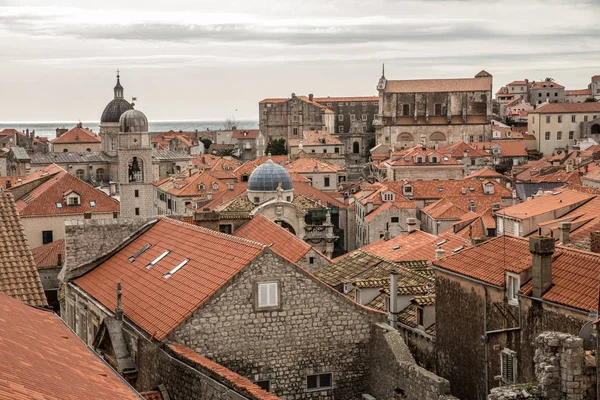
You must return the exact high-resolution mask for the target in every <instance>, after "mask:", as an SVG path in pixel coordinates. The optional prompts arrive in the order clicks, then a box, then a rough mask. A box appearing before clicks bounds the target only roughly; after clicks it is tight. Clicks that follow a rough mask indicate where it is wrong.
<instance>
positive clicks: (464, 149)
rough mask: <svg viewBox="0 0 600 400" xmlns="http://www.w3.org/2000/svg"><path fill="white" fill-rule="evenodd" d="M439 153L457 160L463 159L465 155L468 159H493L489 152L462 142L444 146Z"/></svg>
mask: <svg viewBox="0 0 600 400" xmlns="http://www.w3.org/2000/svg"><path fill="white" fill-rule="evenodd" d="M438 152H440V153H442V154H444V155H449V156H451V157H455V158H463V157H464V155H465V153H467V156H468V157H491V156H490V153H488V152H487V151H484V150H479V149H477V148H476V147H473V146H470V145H468V144H467V143H465V142H462V141H461V142H456V143H451V144H448V145H446V146H442V147H440V148H439V149H438Z"/></svg>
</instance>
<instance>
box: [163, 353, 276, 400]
mask: <svg viewBox="0 0 600 400" xmlns="http://www.w3.org/2000/svg"><path fill="white" fill-rule="evenodd" d="M169 348H170V349H171V350H173V351H174V352H175V353H177V354H179V355H180V356H182V357H184V358H186V359H188V360H190V361H192V362H193V363H196V364H198V365H201V366H202V367H204V368H207V369H208V370H210V371H212V372H213V373H215V374H217V375H218V376H220V377H222V378H224V379H225V380H227V381H228V382H229V383H230V384H232V385H233V386H234V387H235V388H237V389H239V390H241V391H242V393H248V394H249V395H250V396H252V397H251V398H252V399H258V400H278V399H279V397H277V396H275V395H274V394H273V393H270V392H267V391H266V390H263V389H261V388H260V387H258V386H257V385H256V384H254V383H252V382H251V381H250V380H249V379H248V378H244V377H243V376H240V375H238V374H236V373H235V372H233V371H231V370H229V369H227V368H225V367H224V366H222V365H220V364H217V363H216V362H214V361H211V360H209V359H208V358H206V357H204V356H202V355H200V354H198V353H196V352H195V351H193V350H192V349H190V348H189V347H187V346H184V345H182V344H171V345H169Z"/></svg>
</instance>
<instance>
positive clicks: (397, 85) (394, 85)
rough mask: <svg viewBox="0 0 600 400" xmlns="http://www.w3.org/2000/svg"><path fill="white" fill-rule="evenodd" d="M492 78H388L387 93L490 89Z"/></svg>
mask: <svg viewBox="0 0 600 400" xmlns="http://www.w3.org/2000/svg"><path fill="white" fill-rule="evenodd" d="M491 90H492V78H491V77H483V78H459V79H414V80H399V81H394V80H388V81H387V84H386V86H385V91H386V92H387V93H423V92H469V91H491Z"/></svg>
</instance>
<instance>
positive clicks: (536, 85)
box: [531, 81, 564, 89]
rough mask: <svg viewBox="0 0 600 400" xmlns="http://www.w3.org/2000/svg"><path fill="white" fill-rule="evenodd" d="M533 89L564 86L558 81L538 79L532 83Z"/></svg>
mask: <svg viewBox="0 0 600 400" xmlns="http://www.w3.org/2000/svg"><path fill="white" fill-rule="evenodd" d="M531 87H532V88H533V89H544V88H558V89H560V88H564V86H563V85H559V84H558V83H556V82H546V81H537V82H533V83H532V84H531Z"/></svg>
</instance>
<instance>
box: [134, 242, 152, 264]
mask: <svg viewBox="0 0 600 400" xmlns="http://www.w3.org/2000/svg"><path fill="white" fill-rule="evenodd" d="M150 247H152V245H151V244H150V243H148V244H147V245H145V246H144V247H142V248H141V249H139V250H138V251H137V252H136V253H135V254H134V255H132V256H131V257H129V262H133V261H135V259H136V258H138V257H139V256H141V255H142V254H144V252H145V251H146V250H148V249H149V248H150Z"/></svg>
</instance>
